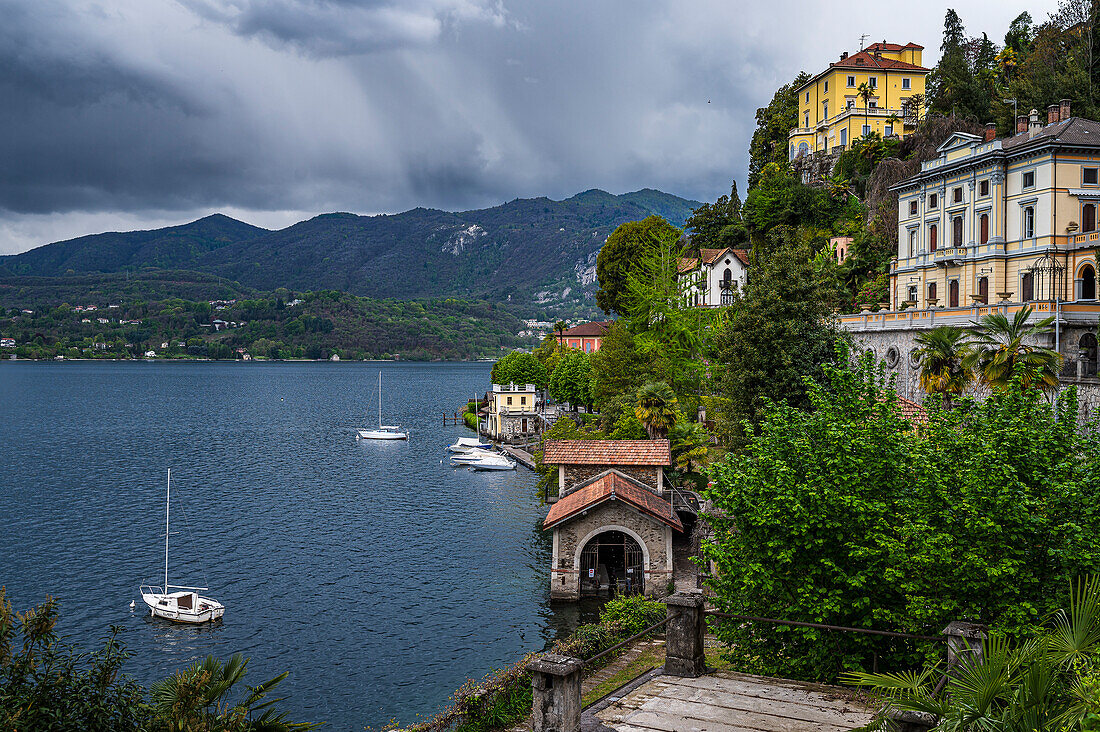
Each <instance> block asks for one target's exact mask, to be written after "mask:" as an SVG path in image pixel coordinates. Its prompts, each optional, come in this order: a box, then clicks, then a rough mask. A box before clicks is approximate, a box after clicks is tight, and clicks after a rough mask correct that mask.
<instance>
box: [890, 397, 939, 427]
mask: <svg viewBox="0 0 1100 732" xmlns="http://www.w3.org/2000/svg"><path fill="white" fill-rule="evenodd" d="M894 396H895V398H896V399H897V403H898V412H900V413H901V416H902V417H905V418H906V419H907V420H909V421H910V422H912V423H913V424H927V423H928V410H926V409H925V408H924V407H922V406H921V405H919V404H917V403H916V402H915V401H913V400H912V399H906V398H905V397H903V396H902V395H901V394H895V395H894ZM886 400H887V397H886V395H885V394H883V395H882V396H880V397H879V401H880V402H885V401H886Z"/></svg>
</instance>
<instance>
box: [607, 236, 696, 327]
mask: <svg viewBox="0 0 1100 732" xmlns="http://www.w3.org/2000/svg"><path fill="white" fill-rule="evenodd" d="M680 234H681V231H680V230H679V229H677V228H676V227H675V226H673V225H672V224H670V223H668V222H667V221H665V220H664V219H663V218H661V217H660V216H650V217H649V218H647V219H644V220H642V221H630V222H627V223H625V224H623V225H621V226H620V227H619V228H617V229H615V231H613V232H611V236H609V237H607V242H606V243H605V244H604V245H603V247H602V248H601V249H600V253H599V254H598V255H597V256H596V279H597V280H599V285H600V287H599V289H598V290H597V291H596V304H597V305H599V306H600V307H601V308H602V309H603V311H604V312H605V313H618V314H620V315H626V314H628V311H627V307H626V303H625V302H624V301H623V300H624V293H625V290H626V283H627V279H628V278H629V276H630V272H631V270H632V269H633V268H634V266H635V264H636V263H637V261H638V259H639V258H640V257H641V255H642V254H643V253H644V252H646V251H647V250H666V251H671V250H674V249H676V250H678V244H677V242H678V241H679V239H680Z"/></svg>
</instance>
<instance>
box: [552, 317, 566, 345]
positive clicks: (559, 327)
mask: <svg viewBox="0 0 1100 732" xmlns="http://www.w3.org/2000/svg"><path fill="white" fill-rule="evenodd" d="M565 327H566V326H565V321H564V320H559V321H558V322H556V323H554V330H556V331H557V332H558V345H559V346H561V336H562V333H564V332H565Z"/></svg>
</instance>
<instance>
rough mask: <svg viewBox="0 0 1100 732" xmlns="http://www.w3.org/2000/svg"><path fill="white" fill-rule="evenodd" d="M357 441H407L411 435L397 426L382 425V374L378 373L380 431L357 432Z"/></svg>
mask: <svg viewBox="0 0 1100 732" xmlns="http://www.w3.org/2000/svg"><path fill="white" fill-rule="evenodd" d="M355 439H357V440H407V439H409V433H408V432H403V431H402V430H401V428H400V427H398V426H396V425H389V424H382V372H381V371H379V372H378V429H376V430H369V429H368V430H356V431H355Z"/></svg>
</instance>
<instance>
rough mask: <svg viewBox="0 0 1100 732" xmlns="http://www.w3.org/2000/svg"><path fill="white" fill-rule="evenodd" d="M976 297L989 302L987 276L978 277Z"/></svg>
mask: <svg viewBox="0 0 1100 732" xmlns="http://www.w3.org/2000/svg"><path fill="white" fill-rule="evenodd" d="M978 299H979V300H981V301H982V302H983V303H988V302H989V278H988V277H982V278H979V279H978Z"/></svg>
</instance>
